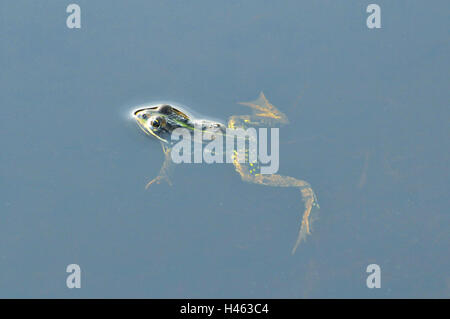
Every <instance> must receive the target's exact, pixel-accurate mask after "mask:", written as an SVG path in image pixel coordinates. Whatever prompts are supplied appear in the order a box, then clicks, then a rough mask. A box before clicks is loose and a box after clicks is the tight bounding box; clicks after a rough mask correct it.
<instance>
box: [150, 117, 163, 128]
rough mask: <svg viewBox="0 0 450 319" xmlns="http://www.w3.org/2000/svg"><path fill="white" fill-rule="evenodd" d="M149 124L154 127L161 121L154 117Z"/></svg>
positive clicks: (159, 124)
mask: <svg viewBox="0 0 450 319" xmlns="http://www.w3.org/2000/svg"><path fill="white" fill-rule="evenodd" d="M150 125H151V126H153V127H154V128H158V127H160V126H161V121H160V120H159V119H157V118H156V119H154V120H152V121H151V122H150Z"/></svg>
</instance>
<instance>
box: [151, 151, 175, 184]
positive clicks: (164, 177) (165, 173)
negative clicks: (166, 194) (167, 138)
mask: <svg viewBox="0 0 450 319" xmlns="http://www.w3.org/2000/svg"><path fill="white" fill-rule="evenodd" d="M161 146H162V150H163V153H164V162H163V164H162V166H161V169H160V170H159V174H158V176H156V177H155V178H154V179H152V180H151V181H150V182H148V183H147V185H145V189H148V188H149V187H150V186H151V185H152V184H154V183H156V184H159V183H160V182H161V181H165V182H167V184H169V185H170V186H172V181H171V180H170V175H171V173H172V170H173V163H172V158H171V155H170V152H171V151H172V149H171V148H170V147H168V146H166V145H165V144H164V143H161Z"/></svg>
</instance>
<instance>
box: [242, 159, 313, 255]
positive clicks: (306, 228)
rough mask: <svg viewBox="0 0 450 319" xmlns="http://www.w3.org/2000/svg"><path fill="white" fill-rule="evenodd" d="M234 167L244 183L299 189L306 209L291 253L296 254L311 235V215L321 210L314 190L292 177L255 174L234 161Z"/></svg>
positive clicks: (304, 182) (244, 165) (307, 184)
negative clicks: (314, 211)
mask: <svg viewBox="0 0 450 319" xmlns="http://www.w3.org/2000/svg"><path fill="white" fill-rule="evenodd" d="M234 166H235V168H236V171H237V172H238V173H239V175H240V176H241V179H242V180H243V181H244V182H248V183H254V184H259V185H265V186H272V187H297V188H299V190H300V194H301V196H302V200H303V202H304V205H305V209H304V211H303V214H302V221H301V225H300V229H299V232H298V236H297V241H296V242H295V244H294V247H293V248H292V251H291V253H292V254H294V253H295V251H296V250H297V248H298V246H299V245H300V243H301V242H302V241H303V240H306V237H307V236H308V235H309V234H311V223H312V219H311V217H312V216H311V213H312V211H313V209H319V208H320V207H319V204H318V202H317V197H316V195H315V193H314V190H313V189H312V188H311V185H310V184H309V183H308V182H306V181H303V180H299V179H297V178H294V177H291V176H282V175H277V174H272V175H262V174H253V173H252V169H249V168H248V167H247V165H246V164H241V163H238V162H237V161H234Z"/></svg>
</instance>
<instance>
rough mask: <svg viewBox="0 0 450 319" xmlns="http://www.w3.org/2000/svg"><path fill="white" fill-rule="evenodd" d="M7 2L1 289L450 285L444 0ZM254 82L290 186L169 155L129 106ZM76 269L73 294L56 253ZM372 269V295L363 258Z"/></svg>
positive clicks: (239, 90)
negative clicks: (375, 17) (373, 6)
mask: <svg viewBox="0 0 450 319" xmlns="http://www.w3.org/2000/svg"><path fill="white" fill-rule="evenodd" d="M77 3H78V4H79V5H80V7H81V10H82V28H81V29H80V30H70V29H68V28H67V27H66V24H65V23H66V18H67V15H68V14H67V13H66V5H67V4H66V3H63V2H61V1H39V2H37V1H33V2H31V1H8V2H2V3H1V5H0V9H1V11H0V14H1V20H0V21H1V25H0V35H1V40H0V43H1V60H0V61H1V67H0V69H1V72H0V88H1V89H0V90H1V95H0V96H1V100H0V101H1V106H2V112H1V114H2V116H1V117H0V124H1V125H0V133H1V134H0V142H1V146H2V151H1V153H0V160H1V170H0V193H1V196H0V198H1V201H0V207H1V209H0V297H44V298H47V297H64V298H65V297H236V298H239V297H250V298H258V297H269V298H281V297H286V298H302V297H362V298H372V297H387V298H391V297H392V298H393V297H447V298H448V297H450V273H449V269H450V258H449V254H448V251H449V248H450V247H449V243H450V236H449V233H450V232H449V223H450V216H449V211H448V207H449V200H448V189H449V182H448V181H449V169H448V162H449V156H448V149H449V147H450V145H449V138H448V137H449V125H448V118H449V109H448V106H449V105H448V101H449V90H448V87H449V78H448V74H449V66H450V63H449V60H448V56H449V48H450V47H449V33H448V30H449V28H448V19H447V13H448V11H449V3H448V1H434V2H433V3H428V2H426V1H414V2H411V1H395V3H392V1H378V2H377V3H378V4H379V5H380V7H381V9H382V28H381V29H379V30H369V29H368V28H367V26H366V22H365V21H366V17H367V15H368V14H367V13H366V4H365V3H362V2H360V1H346V2H345V3H343V2H335V1H311V2H305V3H301V2H299V1H286V2H283V4H282V5H281V4H280V3H278V2H275V1H271V2H261V1H245V2H244V1H227V2H223V3H218V2H211V1H203V2H195V3H194V2H171V3H167V1H160V2H157V1H151V2H148V1H127V2H123V1H94V2H93V1H77ZM260 91H264V93H265V94H266V96H267V98H268V99H269V101H270V102H271V103H273V104H274V105H275V106H277V107H278V108H279V109H280V110H281V111H283V112H284V113H285V114H286V115H287V116H288V118H289V121H290V123H289V124H288V125H286V126H283V127H281V128H280V139H281V141H280V142H281V145H280V171H279V173H280V174H284V175H290V176H293V177H296V178H301V179H304V180H307V181H308V182H310V183H311V185H312V186H313V188H314V190H315V191H316V193H317V196H318V199H319V203H320V206H321V210H320V213H319V219H318V220H317V221H316V222H315V223H314V229H313V234H312V236H310V237H308V240H307V242H306V243H302V245H301V246H300V247H299V249H298V251H297V253H296V254H295V255H294V256H291V254H290V250H291V248H292V245H293V243H294V241H295V239H296V236H297V231H298V227H299V221H300V217H301V212H302V209H303V206H302V205H303V204H302V202H301V201H300V197H299V194H298V191H297V190H295V189H283V188H270V187H263V186H259V185H254V184H245V183H242V181H241V180H240V177H239V175H238V174H236V173H235V172H234V168H233V166H232V165H230V164H228V165H225V164H223V165H188V164H186V165H181V166H177V167H176V168H175V174H174V177H173V180H172V181H173V186H172V187H170V186H168V185H167V184H160V185H154V187H153V186H152V188H151V189H149V190H145V189H144V186H145V184H146V183H147V182H148V181H149V180H150V179H151V178H153V177H155V176H156V174H157V173H158V171H159V168H160V166H161V164H162V162H163V158H164V156H163V153H162V152H161V147H160V145H159V143H158V142H157V141H154V140H152V139H150V138H149V137H147V136H145V135H144V134H142V133H141V132H140V131H139V129H138V128H137V126H136V125H135V123H133V122H132V120H131V119H130V118H129V112H130V110H131V109H133V107H134V106H137V105H141V104H144V103H148V102H154V101H160V100H171V101H177V102H179V103H182V104H184V105H187V106H188V107H190V108H191V109H193V110H195V111H197V112H198V113H200V114H205V115H209V116H211V117H213V118H218V119H224V120H225V119H227V118H228V117H229V116H230V115H234V114H248V109H246V108H245V107H243V106H241V105H238V104H237V102H240V101H250V100H254V99H255V98H256V97H257V96H258V94H259V92H260ZM72 263H75V264H79V265H80V267H81V269H82V288H81V289H72V290H69V289H68V288H67V287H66V277H67V275H68V274H67V273H66V272H65V270H66V266H67V265H68V264H72ZM369 264H378V265H379V266H380V267H381V288H380V289H368V288H367V286H366V278H367V276H368V273H366V267H367V265H369Z"/></svg>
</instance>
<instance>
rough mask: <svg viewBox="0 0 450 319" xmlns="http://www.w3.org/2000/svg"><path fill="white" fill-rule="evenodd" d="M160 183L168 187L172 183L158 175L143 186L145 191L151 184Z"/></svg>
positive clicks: (167, 178)
mask: <svg viewBox="0 0 450 319" xmlns="http://www.w3.org/2000/svg"><path fill="white" fill-rule="evenodd" d="M161 181H166V182H167V184H169V186H172V181H171V180H170V178H169V177H168V176H167V175H159V176H156V177H155V178H154V179H152V180H151V181H150V182H148V183H147V185H145V189H148V188H149V187H150V186H151V185H152V184H154V183H156V184H159V183H160V182H161Z"/></svg>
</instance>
